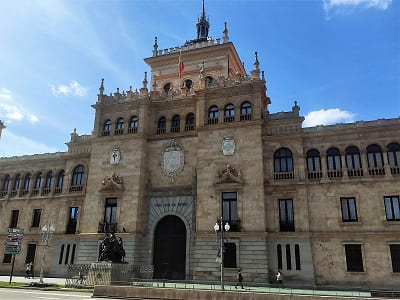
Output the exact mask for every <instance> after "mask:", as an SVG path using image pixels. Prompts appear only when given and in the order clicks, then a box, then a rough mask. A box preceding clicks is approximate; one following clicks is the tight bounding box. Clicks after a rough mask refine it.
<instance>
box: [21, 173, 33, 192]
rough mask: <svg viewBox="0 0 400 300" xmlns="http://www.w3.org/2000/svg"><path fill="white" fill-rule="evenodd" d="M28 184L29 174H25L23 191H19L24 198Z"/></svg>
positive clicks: (27, 190)
mask: <svg viewBox="0 0 400 300" xmlns="http://www.w3.org/2000/svg"><path fill="white" fill-rule="evenodd" d="M30 184H31V174H30V173H27V174H26V175H25V177H24V187H23V190H22V191H21V196H25V195H26V194H28V193H29V186H30Z"/></svg>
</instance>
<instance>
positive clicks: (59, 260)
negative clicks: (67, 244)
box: [58, 244, 64, 265]
mask: <svg viewBox="0 0 400 300" xmlns="http://www.w3.org/2000/svg"><path fill="white" fill-rule="evenodd" d="M63 255H64V244H62V245H61V249H60V257H59V258H58V264H59V265H61V264H62V260H63Z"/></svg>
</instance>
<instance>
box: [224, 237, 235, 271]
mask: <svg viewBox="0 0 400 300" xmlns="http://www.w3.org/2000/svg"><path fill="white" fill-rule="evenodd" d="M224 268H236V244H235V243H224Z"/></svg>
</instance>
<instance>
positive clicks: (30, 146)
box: [0, 128, 59, 157]
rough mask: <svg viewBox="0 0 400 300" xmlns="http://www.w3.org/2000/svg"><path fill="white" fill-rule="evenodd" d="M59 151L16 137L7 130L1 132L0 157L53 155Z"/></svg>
mask: <svg viewBox="0 0 400 300" xmlns="http://www.w3.org/2000/svg"><path fill="white" fill-rule="evenodd" d="M57 151H59V150H58V149H56V148H54V147H50V146H48V145H45V144H43V143H40V142H37V141H35V140H31V139H29V138H27V137H24V136H17V135H15V134H14V133H12V132H11V131H9V130H8V129H7V128H6V129H5V130H3V132H2V134H1V139H0V157H9V156H19V155H30V154H40V153H53V152H57Z"/></svg>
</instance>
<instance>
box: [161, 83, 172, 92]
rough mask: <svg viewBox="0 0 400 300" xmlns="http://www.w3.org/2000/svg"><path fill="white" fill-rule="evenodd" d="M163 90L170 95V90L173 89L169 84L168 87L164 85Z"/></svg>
mask: <svg viewBox="0 0 400 300" xmlns="http://www.w3.org/2000/svg"><path fill="white" fill-rule="evenodd" d="M163 89H164V92H165V93H167V94H168V92H169V90H170V89H171V84H170V83H167V84H166V85H164V87H163Z"/></svg>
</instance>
